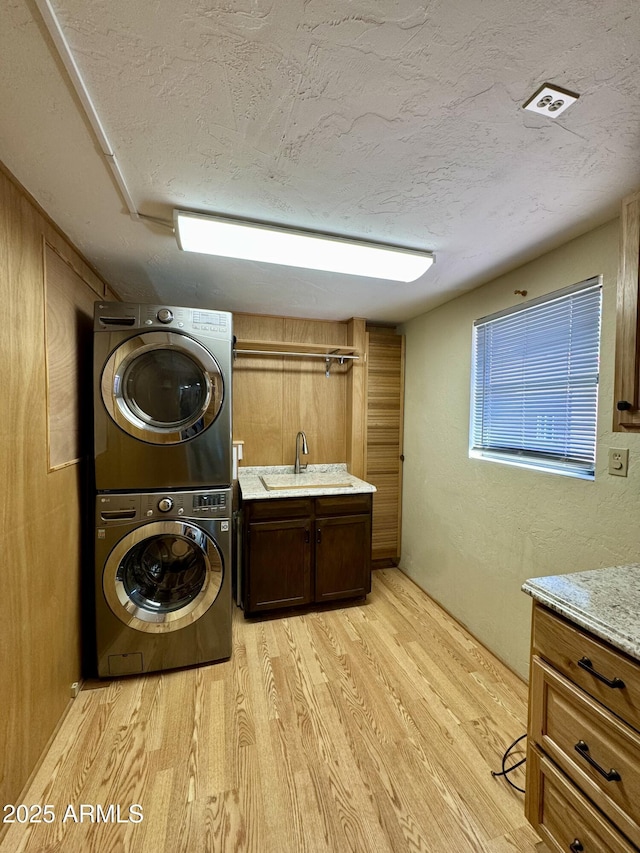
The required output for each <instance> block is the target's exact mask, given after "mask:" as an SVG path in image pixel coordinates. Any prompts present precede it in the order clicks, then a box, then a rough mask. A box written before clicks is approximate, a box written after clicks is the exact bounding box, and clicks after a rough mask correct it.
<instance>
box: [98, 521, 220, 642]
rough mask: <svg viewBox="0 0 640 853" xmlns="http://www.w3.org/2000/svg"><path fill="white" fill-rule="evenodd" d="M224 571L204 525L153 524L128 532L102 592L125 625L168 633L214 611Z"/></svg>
mask: <svg viewBox="0 0 640 853" xmlns="http://www.w3.org/2000/svg"><path fill="white" fill-rule="evenodd" d="M223 573H224V565H223V561H222V557H221V555H220V552H219V550H218V548H217V546H216V544H215V542H214V541H213V539H211V538H210V537H209V536H208V535H207V534H206V533H205V532H204V530H202V529H201V528H200V527H198V526H196V525H195V524H191V523H189V522H182V521H152V522H149V523H148V524H143V525H142V526H141V527H138V528H136V529H135V530H133V531H131V532H130V533H128V534H127V535H126V536H124V537H123V538H122V539H121V540H120V542H118V544H117V545H116V546H115V547H114V549H113V550H112V551H111V553H110V554H109V557H108V558H107V562H106V565H105V568H104V573H103V577H102V588H103V590H104V595H105V598H106V600H107V602H108V604H109V607H110V608H111V610H112V611H113V613H114V614H115V615H116V616H117V617H118V619H120V620H121V621H122V622H123V623H124V624H125V625H127V626H128V627H130V628H135V629H136V630H138V631H145V632H150V633H167V632H169V631H178V630H180V629H181V628H185V627H186V626H187V625H190V624H191V623H192V622H195V621H196V620H197V619H199V618H200V617H201V616H202V615H203V614H204V613H205V612H206V611H207V610H208V609H209V607H211V605H212V604H213V602H214V601H215V600H216V597H217V595H218V593H219V592H220V588H221V586H222V577H223Z"/></svg>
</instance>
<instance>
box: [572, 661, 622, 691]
mask: <svg viewBox="0 0 640 853" xmlns="http://www.w3.org/2000/svg"><path fill="white" fill-rule="evenodd" d="M578 666H581V667H582V669H586V671H587V672H588V673H589V674H590V675H593V677H594V678H597V679H598V681H601V682H602V683H603V684H606V685H607V687H614V688H615V687H619V688H620V689H622V688H623V687H624V681H623V680H622V679H621V678H618V676H617V675H616V677H615V678H612V679H611V678H607V677H606V676H604V675H601V674H600V673H599V672H597V670H595V669H594V668H593V664H592V663H591V660H590V659H589V658H587V657H582V658H580V660H579V661H578Z"/></svg>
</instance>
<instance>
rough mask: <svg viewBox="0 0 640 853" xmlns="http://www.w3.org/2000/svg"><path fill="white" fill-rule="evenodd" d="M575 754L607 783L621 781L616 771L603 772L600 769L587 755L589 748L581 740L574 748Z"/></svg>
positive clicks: (602, 769)
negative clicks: (577, 753) (578, 754)
mask: <svg viewBox="0 0 640 853" xmlns="http://www.w3.org/2000/svg"><path fill="white" fill-rule="evenodd" d="M575 749H576V752H579V753H580V755H581V756H582V757H583V758H584V760H585V761H586V762H587V763H588V764H590V765H591V766H592V767H593V769H594V770H597V771H598V773H599V774H600V775H601V776H604V778H605V779H606V780H607V782H620V781H622V777H621V776H620V774H619V773H618V771H617V770H613V769H611V770H605V769H604V768H603V767H600V765H599V764H598V762H597V761H594V760H593V758H591V756H590V755H589V747H588V746H587V744H586V743H585V742H584V741H583V740H579V741H578V743H577V744H576V746H575Z"/></svg>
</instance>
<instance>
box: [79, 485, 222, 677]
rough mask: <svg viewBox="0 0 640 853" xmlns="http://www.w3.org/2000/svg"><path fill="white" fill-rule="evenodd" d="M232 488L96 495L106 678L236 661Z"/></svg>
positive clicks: (98, 602) (100, 651) (99, 625)
mask: <svg viewBox="0 0 640 853" xmlns="http://www.w3.org/2000/svg"><path fill="white" fill-rule="evenodd" d="M231 500H232V498H231V490H230V489H216V490H189V491H179V492H159V493H158V492H152V493H130V492H129V493H109V494H105V493H103V494H98V495H97V496H96V528H95V529H96V541H95V554H96V564H95V608H96V619H95V625H96V647H97V671H98V675H99V676H101V677H111V676H118V675H131V674H133V673H142V672H150V671H157V670H166V669H174V668H176V667H184V666H192V665H193V664H203V663H209V662H213V661H218V660H222V659H225V658H228V657H229V656H230V655H231V607H232V599H231V595H232V593H231V585H232V579H231Z"/></svg>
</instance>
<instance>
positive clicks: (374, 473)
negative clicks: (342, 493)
mask: <svg viewBox="0 0 640 853" xmlns="http://www.w3.org/2000/svg"><path fill="white" fill-rule="evenodd" d="M367 375H368V379H367V439H366V442H367V451H366V472H367V474H366V479H367V480H368V481H369V482H371V483H373V485H374V486H376V488H377V489H378V491H377V492H376V494H375V496H374V501H373V536H372V540H373V543H372V556H373V559H374V560H391V561H393V562H397V561H398V560H399V558H400V540H401V522H402V460H401V456H402V434H403V413H404V336H402V335H396V334H394V333H393V330H388V329H384V330H378V329H375V328H372V329H370V330H369V332H368V347H367Z"/></svg>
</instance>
